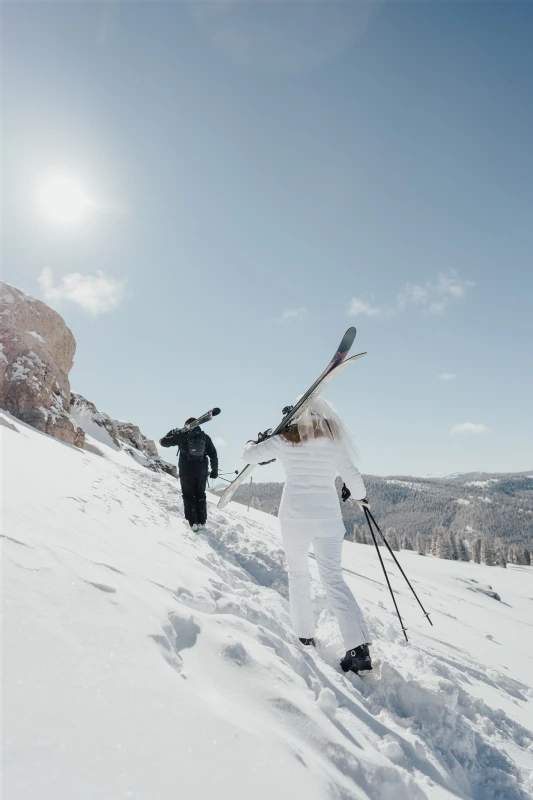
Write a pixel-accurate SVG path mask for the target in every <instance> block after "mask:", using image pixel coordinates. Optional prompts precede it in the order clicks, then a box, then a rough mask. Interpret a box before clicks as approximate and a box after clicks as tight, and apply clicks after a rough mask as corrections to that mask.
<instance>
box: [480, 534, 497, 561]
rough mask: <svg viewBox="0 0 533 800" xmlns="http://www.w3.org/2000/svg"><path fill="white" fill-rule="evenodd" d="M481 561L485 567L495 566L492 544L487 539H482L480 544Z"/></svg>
mask: <svg viewBox="0 0 533 800" xmlns="http://www.w3.org/2000/svg"><path fill="white" fill-rule="evenodd" d="M481 561H482V562H483V564H486V565H487V567H495V566H496V553H495V552H494V544H493V542H491V540H490V539H489V538H488V537H486V536H485V537H484V538H483V540H482V542H481Z"/></svg>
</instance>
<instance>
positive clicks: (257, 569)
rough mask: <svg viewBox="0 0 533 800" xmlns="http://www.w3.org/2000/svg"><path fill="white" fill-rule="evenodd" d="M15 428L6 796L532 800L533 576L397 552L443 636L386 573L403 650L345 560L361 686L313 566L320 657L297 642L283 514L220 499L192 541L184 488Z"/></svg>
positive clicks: (13, 424)
mask: <svg viewBox="0 0 533 800" xmlns="http://www.w3.org/2000/svg"><path fill="white" fill-rule="evenodd" d="M3 421H4V429H3V439H4V445H5V452H6V456H5V459H6V460H5V463H8V464H9V470H8V471H7V476H6V481H5V483H6V492H5V499H6V502H5V521H6V525H5V535H4V537H3V540H2V541H3V562H4V576H5V594H4V621H5V633H4V643H5V659H4V665H5V684H4V685H5V687H6V690H7V691H6V698H7V699H6V703H5V706H6V707H5V728H4V745H5V753H4V765H5V784H4V785H5V792H6V794H5V797H6V800H14V798H19V797H24V798H25V800H34V799H35V800H37V798H39V800H42V798H53V800H67V798H68V800H71V798H73V797H75V798H76V800H78V798H79V799H80V800H85V798H87V800H89V798H91V800H92V799H93V798H94V797H99V798H104V799H105V800H107V799H108V798H109V800H114V799H115V798H122V797H125V798H126V797H132V798H143V800H144V799H145V798H146V800H148V798H150V799H151V798H161V799H162V800H166V798H171V797H172V798H174V797H176V796H182V797H193V796H194V797H195V798H200V800H203V798H204V797H205V798H207V797H211V796H212V795H213V793H215V792H216V796H217V797H218V798H222V800H226V798H227V800H230V798H232V800H235V799H237V800H239V798H244V797H248V796H249V795H250V794H253V796H254V797H255V798H259V799H260V800H262V798H267V797H268V798H271V797H272V796H278V797H289V796H291V797H292V796H294V794H295V793H296V794H297V796H300V795H301V796H305V797H306V798H312V799H314V798H317V800H318V799H320V800H329V799H330V798H331V800H352V798H353V799H358V798H371V800H419V798H420V800H422V799H423V798H474V800H528V799H529V798H531V797H532V795H533V780H532V779H531V768H532V767H533V713H532V708H533V689H532V688H531V684H528V683H527V681H526V675H528V674H529V671H530V669H531V666H532V662H533V653H532V648H531V638H532V636H531V634H532V631H531V628H532V627H533V625H532V623H531V622H528V619H529V620H530V619H531V607H532V606H531V596H530V595H531V592H529V595H527V590H526V589H525V587H527V585H528V584H527V581H528V580H529V582H531V577H532V576H533V570H532V569H528V568H514V569H508V570H507V571H504V570H500V569H496V568H492V569H491V568H488V567H483V566H480V565H472V564H458V563H457V562H439V560H438V559H430V558H424V557H421V556H417V555H415V554H414V553H402V554H400V559H401V561H402V563H403V564H404V566H405V568H406V571H407V573H408V575H409V576H410V577H411V578H412V582H413V585H414V586H415V587H416V589H417V591H418V592H419V593H420V595H421V599H422V602H423V603H424V605H426V606H427V607H429V610H430V611H431V613H432V619H433V621H434V627H433V628H430V627H429V626H428V625H427V623H426V621H425V620H424V619H421V616H422V615H421V613H420V610H419V609H418V606H416V603H415V601H414V600H413V599H412V597H411V596H410V594H409V590H408V587H407V586H406V585H405V584H404V583H403V582H402V580H401V578H399V577H398V575H397V573H396V571H395V568H394V566H393V565H392V563H391V561H390V560H388V559H387V560H386V564H387V570H388V571H389V573H390V577H391V581H392V583H393V587H394V589H395V590H396V591H397V593H398V602H399V604H400V609H401V611H402V614H403V615H404V617H405V618H406V619H407V620H408V623H409V635H410V638H411V643H410V644H409V645H406V644H405V642H404V641H403V636H402V635H401V632H400V630H399V628H398V625H397V622H396V618H395V616H394V614H393V613H392V609H391V602H390V597H389V596H388V594H387V590H386V586H384V581H383V576H382V575H381V574H380V568H379V564H378V563H377V558H376V554H375V552H373V550H372V548H370V547H367V546H364V545H354V544H351V543H349V544H347V545H346V547H345V557H344V563H345V566H346V577H347V580H348V582H349V583H350V585H351V586H352V588H353V589H354V591H355V592H356V594H357V596H358V599H359V601H360V602H361V605H362V607H363V610H364V611H365V613H366V615H367V618H368V622H369V627H370V630H371V633H372V636H373V640H374V646H373V656H374V658H375V660H376V661H377V662H378V661H379V665H378V668H377V669H376V674H375V675H371V676H368V677H365V678H363V679H361V678H359V677H358V676H356V675H353V674H350V675H344V674H343V673H342V672H341V671H340V670H339V667H338V660H339V656H340V655H342V653H343V647H342V642H341V640H340V636H339V632H338V628H337V626H336V622H335V620H334V619H333V618H332V616H331V614H330V613H329V612H328V611H327V610H323V609H325V607H326V601H325V596H324V593H323V590H322V587H321V585H320V583H319V582H318V580H317V576H316V566H315V563H314V560H313V559H311V562H310V563H311V569H312V573H313V576H314V579H313V585H312V591H313V597H314V601H315V603H316V610H317V616H318V628H317V637H318V648H317V650H316V651H314V650H313V649H308V648H302V647H301V646H300V645H299V643H298V640H297V639H296V637H295V635H294V633H293V632H292V629H291V626H290V620H289V615H288V602H287V598H288V585H287V576H286V571H285V566H284V557H283V551H282V549H281V546H280V539H279V534H278V529H277V520H276V519H275V518H273V517H270V516H268V515H266V514H262V513H261V512H258V511H254V510H252V511H251V512H249V513H247V512H246V509H245V508H244V507H243V506H239V505H237V504H231V505H230V506H229V507H228V508H227V509H225V510H224V511H220V512H219V511H218V510H217V509H216V506H215V501H216V498H211V499H210V505H209V522H208V528H207V530H205V531H204V532H202V533H201V534H195V533H193V532H192V531H191V530H190V529H189V527H188V526H187V525H186V523H185V522H184V521H183V507H182V502H181V497H180V493H179V484H178V483H177V482H176V481H175V480H174V479H172V478H170V477H168V476H165V475H159V474H154V473H151V472H149V471H147V470H146V469H144V468H143V467H142V466H136V465H134V464H133V465H129V466H125V465H123V464H122V463H118V461H117V459H118V457H117V456H116V455H114V454H113V451H112V450H111V449H109V448H106V446H105V445H103V446H102V451H104V450H105V452H106V455H107V456H108V457H107V458H102V457H99V456H97V455H93V454H92V453H87V452H83V451H79V450H76V449H75V448H73V447H69V446H67V445H64V444H62V443H60V442H57V441H55V440H53V439H51V438H50V437H47V436H45V435H43V434H40V433H38V432H36V431H34V430H33V429H31V428H29V427H27V426H25V425H23V424H22V423H20V422H19V421H18V420H15V419H14V418H13V417H9V415H5V417H4V420H3ZM21 434H22V435H21ZM454 571H455V572H454ZM472 575H475V576H476V578H475V580H476V581H478V582H479V583H480V584H481V585H486V584H488V583H490V584H491V585H492V586H493V587H494V588H495V589H496V590H498V591H499V593H500V594H501V596H502V600H508V603H507V605H503V604H500V603H498V601H497V600H494V599H493V598H491V597H488V596H485V595H483V594H479V593H478V594H472V592H471V591H469V586H468V585H467V581H468V580H469V579H471V576H472ZM463 576H464V577H463ZM519 583H520V586H521V587H524V591H523V592H522V593H520V591H519V590H518V588H517V587H518V584H519ZM515 584H516V586H515ZM513 592H514V594H513ZM513 609H515V610H513ZM513 624H514V625H515V627H516V630H515V631H513V632H512V635H510V633H509V629H510V628H512V626H513ZM513 637H514V638H513ZM528 637H529V639H528ZM515 639H516V644H517V649H516V652H515V651H514V650H512V649H510V644H509V642H511V643H512V642H513V641H514V640H515ZM504 642H505V643H504ZM515 667H516V669H515Z"/></svg>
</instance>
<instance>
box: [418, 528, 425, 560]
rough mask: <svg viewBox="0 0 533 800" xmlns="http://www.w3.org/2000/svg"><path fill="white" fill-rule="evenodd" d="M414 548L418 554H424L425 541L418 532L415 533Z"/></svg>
mask: <svg viewBox="0 0 533 800" xmlns="http://www.w3.org/2000/svg"><path fill="white" fill-rule="evenodd" d="M416 549H417V552H418V555H419V556H425V555H426V542H425V540H424V537H423V536H422V534H420V533H417V534H416Z"/></svg>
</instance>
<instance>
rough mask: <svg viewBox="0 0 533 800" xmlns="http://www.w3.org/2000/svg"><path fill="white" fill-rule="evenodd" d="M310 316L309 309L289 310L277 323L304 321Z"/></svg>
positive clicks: (278, 318) (277, 318)
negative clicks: (293, 320) (294, 320)
mask: <svg viewBox="0 0 533 800" xmlns="http://www.w3.org/2000/svg"><path fill="white" fill-rule="evenodd" d="M308 314H309V309H308V308H288V309H287V310H286V311H284V312H283V314H282V315H281V316H280V317H276V319H275V320H274V321H275V322H287V320H289V319H304V318H305V317H306V316H307V315H308Z"/></svg>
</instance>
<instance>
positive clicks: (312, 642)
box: [300, 639, 316, 647]
mask: <svg viewBox="0 0 533 800" xmlns="http://www.w3.org/2000/svg"><path fill="white" fill-rule="evenodd" d="M300 641H301V643H302V644H305V645H306V646H307V647H309V646H311V647H316V642H315V640H314V639H300Z"/></svg>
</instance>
